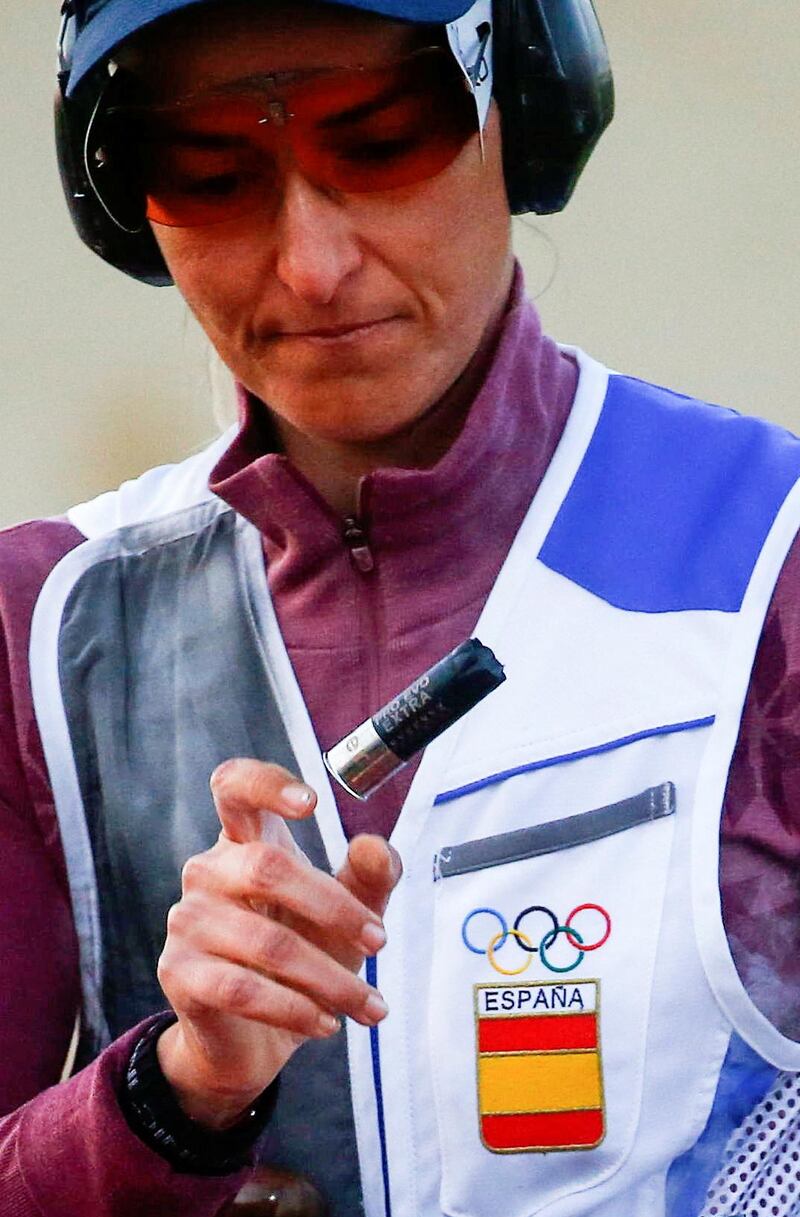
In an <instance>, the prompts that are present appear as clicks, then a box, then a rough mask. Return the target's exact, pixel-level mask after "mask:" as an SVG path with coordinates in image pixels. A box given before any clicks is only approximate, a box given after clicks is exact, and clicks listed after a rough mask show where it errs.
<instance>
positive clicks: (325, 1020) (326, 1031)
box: [318, 1014, 342, 1035]
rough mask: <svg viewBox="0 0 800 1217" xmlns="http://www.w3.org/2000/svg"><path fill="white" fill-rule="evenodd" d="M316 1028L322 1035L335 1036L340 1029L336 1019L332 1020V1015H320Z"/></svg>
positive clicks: (340, 1025) (340, 1026)
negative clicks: (317, 1027)
mask: <svg viewBox="0 0 800 1217" xmlns="http://www.w3.org/2000/svg"><path fill="white" fill-rule="evenodd" d="M318 1026H319V1029H320V1031H321V1032H322V1034H323V1035H335V1034H336V1032H337V1031H341V1029H342V1024H341V1023H340V1022H339V1020H338V1018H334V1017H333V1015H332V1014H320V1016H319V1020H318Z"/></svg>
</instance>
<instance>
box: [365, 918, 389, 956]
mask: <svg viewBox="0 0 800 1217" xmlns="http://www.w3.org/2000/svg"><path fill="white" fill-rule="evenodd" d="M361 946H362V947H363V948H364V950H365V951H366V953H367V955H374V954H375V953H376V952H377V951H379V950H380V949H381V947H385V946H386V931H385V930H384V928H383V927H382V926H380V925H377V924H376V923H375V922H373V921H368V922H367V924H366V925H365V926H364V928H363V930H362V931H361Z"/></svg>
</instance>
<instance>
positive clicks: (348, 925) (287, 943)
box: [158, 760, 401, 1128]
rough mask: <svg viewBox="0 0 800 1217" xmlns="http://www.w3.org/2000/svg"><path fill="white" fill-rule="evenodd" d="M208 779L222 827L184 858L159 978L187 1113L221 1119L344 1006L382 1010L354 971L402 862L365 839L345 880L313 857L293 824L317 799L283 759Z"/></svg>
mask: <svg viewBox="0 0 800 1217" xmlns="http://www.w3.org/2000/svg"><path fill="white" fill-rule="evenodd" d="M211 790H212V793H213V796H214V802H215V804H216V807H217V812H218V814H219V818H220V821H221V823H222V832H221V833H220V836H219V840H218V841H217V843H216V844H215V845H214V846H213V847H212V848H211V849H210V850H208V851H207V852H206V853H203V854H198V855H196V856H195V857H193V858H190V859H189V861H188V862H187V863H186V866H185V867H184V870H183V896H182V898H181V900H180V901H179V902H178V903H177V904H176V905H174V906H173V908H172V909H171V910H170V914H169V917H168V920H167V940H166V943H165V946H164V950H163V952H162V955H161V959H160V961H159V968H158V978H159V981H160V983H161V987H162V988H163V990H164V993H165V994H166V996H167V998H168V1000H169V1002H170V1004H171V1006H172V1008H173V1009H174V1010H175V1012H176V1014H177V1015H178V1022H177V1023H176V1024H175V1025H174V1026H172V1027H169V1028H168V1029H167V1030H166V1031H165V1032H164V1033H163V1034H162V1035H161V1037H160V1038H159V1042H158V1056H159V1062H160V1065H161V1068H162V1070H163V1072H164V1075H165V1077H166V1078H167V1080H168V1081H169V1082H170V1083H171V1085H172V1086H173V1088H174V1089H175V1091H176V1093H177V1096H178V1099H179V1101H180V1103H181V1106H182V1107H183V1109H184V1110H185V1111H186V1113H187V1114H188V1115H189V1116H191V1117H192V1118H194V1119H196V1120H199V1121H201V1122H202V1123H204V1124H206V1125H207V1126H210V1127H215V1128H224V1127H227V1126H228V1125H229V1124H232V1123H234V1122H235V1121H236V1120H237V1119H238V1117H239V1116H240V1115H241V1114H242V1112H244V1111H245V1110H246V1109H247V1107H248V1106H249V1104H250V1103H252V1101H253V1099H255V1097H256V1096H257V1095H259V1094H260V1093H261V1091H262V1090H263V1089H264V1088H265V1087H266V1086H267V1085H269V1083H270V1082H271V1081H272V1080H273V1079H274V1078H275V1077H276V1076H277V1074H278V1073H279V1072H280V1070H281V1069H282V1068H283V1066H284V1065H285V1064H286V1062H287V1061H288V1059H289V1057H290V1056H291V1055H292V1053H293V1052H294V1051H295V1049H296V1048H297V1047H298V1046H299V1045H300V1044H302V1043H303V1042H304V1041H305V1040H307V1039H324V1038H326V1037H327V1036H330V1035H334V1034H335V1033H336V1032H337V1031H338V1030H339V1027H340V1023H339V1019H338V1017H337V1016H340V1015H343V1014H346V1015H349V1017H350V1018H353V1019H355V1020H356V1021H357V1022H359V1023H362V1024H364V1025H365V1026H372V1025H374V1024H375V1023H378V1022H380V1020H381V1019H382V1018H383V1017H384V1016H385V1014H386V1011H387V1008H386V1005H385V1003H384V1002H383V1000H382V998H381V997H380V995H379V994H378V993H377V992H376V991H375V990H374V989H373V988H371V987H370V986H369V985H367V984H366V983H365V982H364V981H363V980H361V979H360V978H359V977H358V976H357V975H356V973H357V972H358V971H359V969H360V967H361V964H362V962H363V959H364V956H365V955H374V954H375V953H376V951H378V950H380V948H381V947H382V946H383V944H384V942H385V941H386V935H385V933H384V930H383V925H382V921H381V917H382V914H383V911H384V909H385V907H386V904H387V902H388V899H389V896H390V895H391V892H392V889H393V888H394V886H395V884H396V883H397V880H398V879H399V877H400V872H401V866H400V859H399V857H398V855H397V853H396V851H395V850H393V849H392V848H391V846H389V845H388V844H387V842H386V841H384V840H383V838H381V837H373V836H359V837H356V838H354V839H353V840H352V841H351V842H350V847H349V849H348V854H347V860H346V861H345V864H344V866H343V867H342V869H341V871H340V872H339V874H338V875H337V876H336V878H332V877H331V876H330V875H328V874H325V873H324V872H323V871H321V870H318V869H317V868H315V867H312V866H311V865H310V863H309V862H308V860H307V859H306V858H305V856H304V855H303V854H302V853H300V851H299V850H298V849H297V848H296V846H295V844H294V840H293V838H292V836H291V833H290V832H289V830H288V828H287V827H286V824H285V822H284V821H285V820H297V819H302V818H304V817H305V816H308V815H310V814H311V812H312V811H313V809H314V805H315V803H316V796H315V795H314V793H313V791H312V790H310V789H309V788H308V787H307V786H304V785H303V784H302V783H300V782H298V780H297V779H296V778H294V777H293V776H292V775H291V774H290V773H288V772H287V771H286V770H285V769H281V768H280V767H279V766H277V765H268V764H264V763H263V762H261V761H254V760H232V761H226V762H225V763H224V764H223V765H220V766H219V767H218V768H217V769H216V770H215V772H214V774H213V775H212V778H211ZM265 838H266V839H265Z"/></svg>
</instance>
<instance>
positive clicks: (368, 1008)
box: [364, 993, 389, 1023]
mask: <svg viewBox="0 0 800 1217" xmlns="http://www.w3.org/2000/svg"><path fill="white" fill-rule="evenodd" d="M364 1013H365V1014H366V1016H367V1018H368V1019H369V1020H370V1021H371V1022H373V1023H377V1022H379V1021H380V1020H381V1019H382V1018H385V1017H386V1015H387V1014H388V1013H389V1007H388V1006H387V1005H386V1002H385V1001H384V1000H383V998H382V997H381V995H380V993H370V995H369V997H368V998H367V1000H366V1001H365V1002H364Z"/></svg>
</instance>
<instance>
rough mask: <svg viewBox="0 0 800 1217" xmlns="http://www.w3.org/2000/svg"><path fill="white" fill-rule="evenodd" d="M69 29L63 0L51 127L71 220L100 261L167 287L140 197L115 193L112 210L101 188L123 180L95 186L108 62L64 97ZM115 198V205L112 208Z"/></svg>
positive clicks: (69, 7)
mask: <svg viewBox="0 0 800 1217" xmlns="http://www.w3.org/2000/svg"><path fill="white" fill-rule="evenodd" d="M75 30H76V15H75V5H74V3H72V0H64V3H63V5H62V8H61V32H60V35H59V40H58V83H57V86H56V97H55V130H56V155H57V157H58V168H59V172H60V174H61V184H62V186H63V187H64V194H65V196H66V200H67V206H68V208H69V212H70V215H71V216H72V222H73V224H74V225H75V228H76V230H77V233H78V236H79V237H80V239H81V240H82V241H83V243H84V244H85V245H88V247H89V249H91V250H92V251H93V252H94V253H96V254H97V255H98V256H99V257H101V258H102V259H103V261H104V262H108V263H110V264H111V266H115V267H116V268H117V269H118V270H121V271H124V272H125V274H126V275H130V276H131V277H132V278H134V279H139V280H140V281H141V282H142V283H151V284H153V286H155V287H167V286H169V285H170V284H171V283H172V277H171V275H170V273H169V271H168V270H167V265H166V263H165V261H164V259H163V257H162V256H161V251H160V249H159V248H158V245H157V243H156V239H155V237H154V236H153V232H152V229H151V228H150V225H149V224H148V222H147V220H146V219H145V216H144V200H143V199H137V198H136V196H135V194H134V196H133V199H127V200H125V201H124V202H123V200H122V199H121V198H119V199H117V198H115V199H114V204H115V205H114V207H113V213H114V214H113V215H112V208H111V207H110V206H109V204H110V201H111V196H110V195H109V194H108V193H107V192H106V191H107V190H109V191H111V192H112V194H113V193H119V194H121V192H122V189H123V188H124V185H125V184H124V183H118V184H117V186H116V191H115V186H114V184H113V183H109V184H108V186H107V187H106V185H105V184H104V185H103V187H102V189H101V188H100V183H99V181H98V175H101V174H102V169H103V166H102V164H99V163H96V162H95V157H96V156H97V155H98V152H97V149H98V148H99V147H100V140H99V139H98V134H99V132H98V124H100V123H102V122H103V118H104V112H105V110H106V109H107V108H108V107H109V106H110V105H111V104H113V94H114V91H115V80H114V74H113V65H111V67H109V65H108V64H106V63H103V64H101V65H100V66H99V67H97V68H95V69H94V70H93V71H92V72H91V73H89V75H88V76H87V78H86V80H84V81H81V85H80V88H78V89H76V91H75V94H74V95H73V96H71V97H68V96H67V88H68V87H69V77H70V72H71V70H72V47H73V44H74V41H75ZM118 202H119V203H120V204H122V206H121V208H118V207H117V205H116V204H117V203H118ZM132 209H138V211H139V214H138V215H137V214H130V215H128V214H126V213H128V212H132ZM117 216H119V217H120V218H119V219H117V218H115V217H117Z"/></svg>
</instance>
